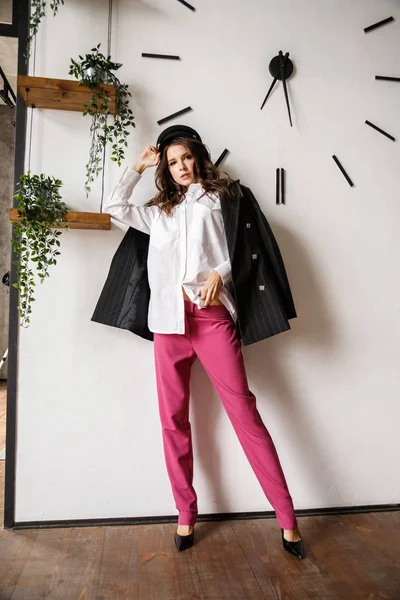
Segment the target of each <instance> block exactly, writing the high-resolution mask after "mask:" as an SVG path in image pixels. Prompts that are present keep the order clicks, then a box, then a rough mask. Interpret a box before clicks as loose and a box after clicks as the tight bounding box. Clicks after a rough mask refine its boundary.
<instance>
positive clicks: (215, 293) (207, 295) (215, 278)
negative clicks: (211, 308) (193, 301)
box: [200, 271, 223, 307]
mask: <svg viewBox="0 0 400 600" xmlns="http://www.w3.org/2000/svg"><path fill="white" fill-rule="evenodd" d="M222 286H223V283H222V279H221V276H220V274H219V273H217V271H210V273H209V275H208V277H207V281H206V282H205V284H204V285H203V287H202V288H201V290H200V297H201V298H202V299H203V300H204V307H206V306H208V305H209V304H210V302H214V301H215V300H218V299H219V293H220V291H221V288H222Z"/></svg>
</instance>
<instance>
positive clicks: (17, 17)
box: [0, 0, 29, 528]
mask: <svg viewBox="0 0 400 600" xmlns="http://www.w3.org/2000/svg"><path fill="white" fill-rule="evenodd" d="M28 30H29V0H14V4H13V22H12V24H11V25H6V24H0V36H8V37H17V38H18V74H19V75H26V74H27V71H28V66H27V64H26V62H25V57H24V54H25V52H26V47H27V39H28ZM26 114H27V110H26V106H25V103H24V101H23V100H22V98H21V97H20V95H19V94H17V110H16V119H15V121H16V123H15V154H14V193H15V190H16V186H17V183H18V181H19V178H20V176H21V174H22V173H23V172H24V162H25V136H26ZM16 205H17V203H16V201H15V200H14V201H13V206H14V208H15V207H16ZM12 235H13V236H14V226H13V228H12ZM16 259H17V256H16V254H15V253H14V250H13V248H12V247H11V269H10V271H11V282H13V281H16V265H14V264H13V261H15V260H16ZM18 332H19V320H18V291H17V290H16V289H15V288H14V287H13V286H12V285H10V306H9V332H8V379H7V417H6V418H7V421H6V422H7V427H6V473H5V489H4V527H5V528H10V527H14V522H15V519H14V509H15V462H16V461H15V458H16V421H17V364H18V363H17V358H18Z"/></svg>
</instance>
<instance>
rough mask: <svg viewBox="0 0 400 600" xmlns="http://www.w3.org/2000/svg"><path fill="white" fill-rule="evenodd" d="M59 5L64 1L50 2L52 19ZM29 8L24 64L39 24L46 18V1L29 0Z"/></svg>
mask: <svg viewBox="0 0 400 600" xmlns="http://www.w3.org/2000/svg"><path fill="white" fill-rule="evenodd" d="M15 1H16V0H15ZM60 4H64V0H52V2H50V8H51V10H52V11H53V16H54V17H55V16H56V14H57V12H58V8H59V6H60ZM30 7H31V10H30V17H29V34H28V39H27V42H26V54H24V56H25V59H26V62H27V61H28V59H29V57H30V55H31V48H32V42H33V39H34V37H35V35H36V34H37V32H38V31H39V25H40V22H41V20H42V19H43V17H45V16H46V0H31V2H30Z"/></svg>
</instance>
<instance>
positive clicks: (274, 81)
mask: <svg viewBox="0 0 400 600" xmlns="http://www.w3.org/2000/svg"><path fill="white" fill-rule="evenodd" d="M277 79H278V78H277V77H275V79H274V80H273V82H272V83H271V86H270V88H269V90H268V94H267V95H266V96H265V99H264V102H263V103H262V104H261V108H260V110H262V109H263V106H264V104H265V103H266V101H267V99H268V96H269V95H270V93H271V92H272V88H273V87H274V85H275V83H276V81H277Z"/></svg>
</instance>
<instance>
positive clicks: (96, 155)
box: [69, 44, 136, 196]
mask: <svg viewBox="0 0 400 600" xmlns="http://www.w3.org/2000/svg"><path fill="white" fill-rule="evenodd" d="M100 45H101V44H98V45H97V46H96V47H95V48H92V49H91V51H90V53H89V54H86V55H85V57H83V56H81V55H79V59H80V61H75V60H73V59H71V64H70V70H69V74H70V75H73V76H74V77H76V79H77V80H78V83H79V84H80V85H85V86H87V87H88V88H89V89H91V90H92V91H93V96H92V98H91V99H90V101H89V102H88V103H87V104H85V105H84V108H85V110H84V112H83V115H87V114H90V115H91V116H92V124H91V127H90V151H89V162H88V163H87V165H86V181H85V190H86V196H88V195H89V192H90V191H91V184H92V182H93V181H94V179H95V178H96V177H97V176H98V174H99V173H100V171H101V170H102V165H101V161H102V155H103V152H104V151H105V148H106V146H107V144H110V145H111V156H110V159H111V160H112V161H114V162H117V163H118V166H121V164H122V161H123V160H124V158H125V152H124V149H125V147H127V146H128V143H127V141H126V138H127V137H128V135H129V133H130V131H129V127H131V126H132V127H136V125H135V122H134V116H133V113H132V110H131V109H130V108H129V99H128V96H132V94H131V93H130V92H129V91H128V86H127V85H125V84H122V83H121V82H120V80H119V79H118V77H117V76H116V75H115V74H114V73H113V72H112V71H116V70H117V69H119V68H120V67H122V63H116V62H112V61H111V56H110V55H109V56H107V57H105V56H104V55H103V54H102V53H101V52H100V51H99V48H100ZM102 83H107V84H111V85H113V86H114V87H115V91H116V114H115V115H111V116H113V117H114V119H113V122H112V123H111V124H108V123H107V117H108V115H109V104H110V96H109V93H108V91H107V90H106V88H104V87H102V86H101V84H102Z"/></svg>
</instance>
